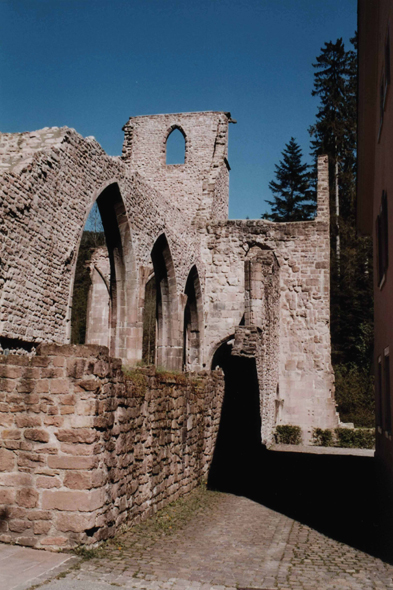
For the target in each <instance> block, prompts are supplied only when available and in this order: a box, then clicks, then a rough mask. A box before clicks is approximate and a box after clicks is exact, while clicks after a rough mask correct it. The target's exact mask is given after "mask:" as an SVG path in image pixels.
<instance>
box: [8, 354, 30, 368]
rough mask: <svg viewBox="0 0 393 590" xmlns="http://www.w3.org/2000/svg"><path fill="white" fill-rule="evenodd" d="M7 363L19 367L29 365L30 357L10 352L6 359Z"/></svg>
mask: <svg viewBox="0 0 393 590" xmlns="http://www.w3.org/2000/svg"><path fill="white" fill-rule="evenodd" d="M5 362H6V364H8V365H14V366H18V367H27V366H28V365H29V364H30V359H29V357H27V356H18V355H14V354H10V355H8V356H7V357H6V359H5Z"/></svg>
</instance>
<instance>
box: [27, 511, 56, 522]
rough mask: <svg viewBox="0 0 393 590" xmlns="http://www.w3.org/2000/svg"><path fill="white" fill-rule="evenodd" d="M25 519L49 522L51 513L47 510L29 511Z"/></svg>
mask: <svg viewBox="0 0 393 590" xmlns="http://www.w3.org/2000/svg"><path fill="white" fill-rule="evenodd" d="M27 518H28V520H51V519H52V513H51V512H49V510H29V512H28V513H27Z"/></svg>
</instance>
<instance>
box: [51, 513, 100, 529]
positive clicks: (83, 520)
mask: <svg viewBox="0 0 393 590" xmlns="http://www.w3.org/2000/svg"><path fill="white" fill-rule="evenodd" d="M94 525H95V515H94V514H90V515H87V514H86V515H85V514H59V516H58V517H57V520H56V528H57V529H58V530H59V531H71V532H73V533H81V532H82V531H85V530H87V529H91V528H92V527H93V526H94Z"/></svg>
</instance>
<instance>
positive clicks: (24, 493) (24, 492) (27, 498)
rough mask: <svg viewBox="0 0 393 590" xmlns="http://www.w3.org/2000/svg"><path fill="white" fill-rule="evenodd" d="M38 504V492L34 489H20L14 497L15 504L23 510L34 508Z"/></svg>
mask: <svg viewBox="0 0 393 590" xmlns="http://www.w3.org/2000/svg"><path fill="white" fill-rule="evenodd" d="M37 502H38V492H37V491H36V490H35V489H34V488H22V489H21V490H18V492H17V495H16V503H17V504H18V506H23V507H24V508H35V507H36V506H37Z"/></svg>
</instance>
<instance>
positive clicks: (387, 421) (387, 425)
mask: <svg viewBox="0 0 393 590" xmlns="http://www.w3.org/2000/svg"><path fill="white" fill-rule="evenodd" d="M384 374H385V391H384V408H383V413H384V429H385V432H387V433H388V434H391V432H392V410H391V404H390V357H389V348H385V351H384Z"/></svg>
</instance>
